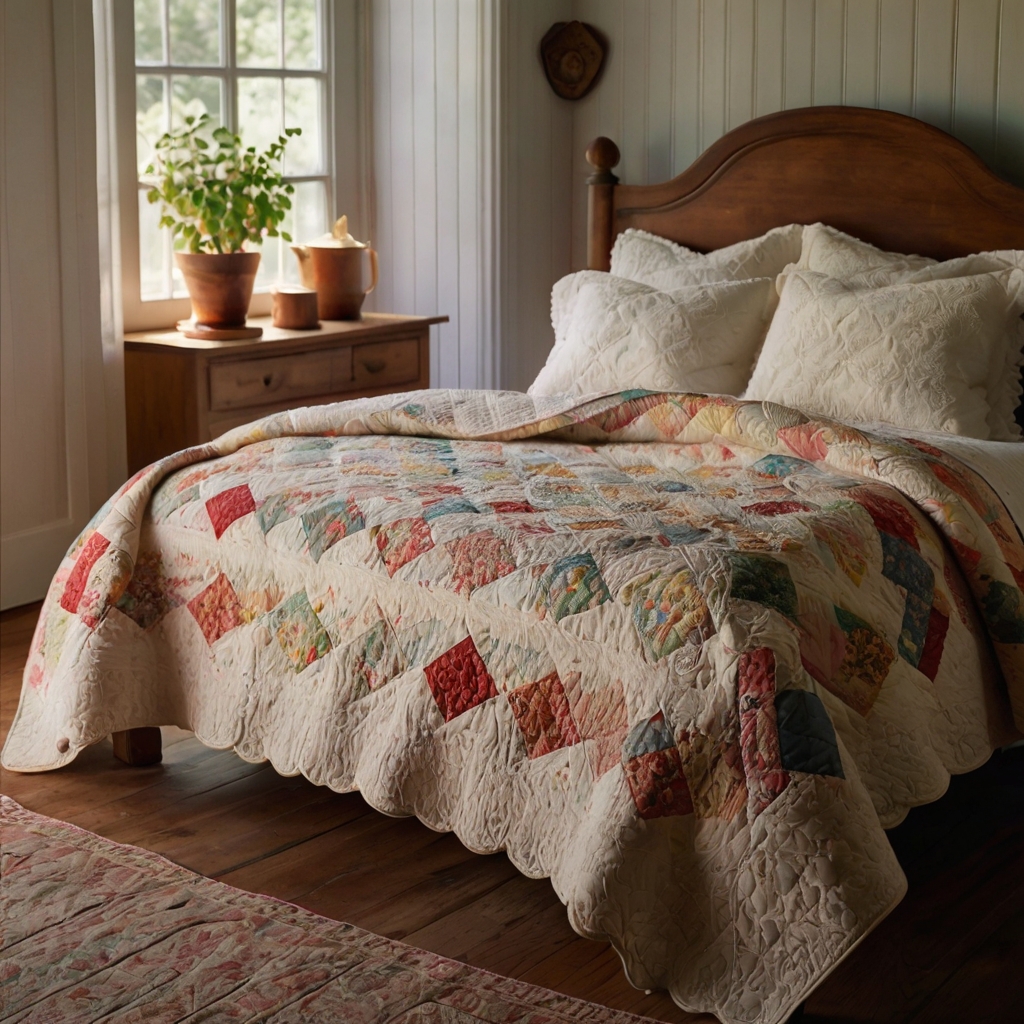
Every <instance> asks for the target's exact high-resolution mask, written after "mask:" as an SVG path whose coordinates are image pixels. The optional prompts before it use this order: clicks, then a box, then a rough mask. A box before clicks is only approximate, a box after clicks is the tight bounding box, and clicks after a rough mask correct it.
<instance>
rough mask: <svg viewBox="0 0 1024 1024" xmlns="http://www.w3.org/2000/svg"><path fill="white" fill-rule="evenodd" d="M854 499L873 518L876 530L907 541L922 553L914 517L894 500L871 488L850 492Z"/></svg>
mask: <svg viewBox="0 0 1024 1024" xmlns="http://www.w3.org/2000/svg"><path fill="white" fill-rule="evenodd" d="M850 497H851V498H853V500H854V501H856V502H857V503H858V504H859V505H861V506H862V507H863V509H864V510H865V511H866V512H867V513H868V515H869V516H871V520H872V522H874V524H875V529H876V530H882V531H884V532H885V533H891V534H892V535H893V536H894V537H899V539H900V540H903V541H906V542H907V543H908V544H909V545H910V546H911V547H912V548H913V549H914V550H915V551H920V550H921V548H920V545H919V544H918V542H917V530H916V529H915V525H914V517H913V516H912V515H911V514H910V513H909V512H908V511H907V510H906V509H905V508H904V507H903V506H902V505H901V504H900V503H899V502H898V501H895V500H893V499H892V498H889V497H886V496H885V495H883V494H879V493H878V492H877V491H873V490H871V489H870V488H869V487H858V488H856V489H854V490H853V491H851V492H850Z"/></svg>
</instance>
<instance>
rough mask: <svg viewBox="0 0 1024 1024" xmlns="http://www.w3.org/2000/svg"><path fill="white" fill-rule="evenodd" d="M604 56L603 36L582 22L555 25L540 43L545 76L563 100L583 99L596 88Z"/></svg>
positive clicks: (566, 22) (560, 22)
mask: <svg viewBox="0 0 1024 1024" xmlns="http://www.w3.org/2000/svg"><path fill="white" fill-rule="evenodd" d="M604 54H605V42H604V39H603V37H602V36H601V33H600V32H598V31H597V29H595V28H593V27H592V26H591V25H585V24H584V23H583V22H582V21H559V22H556V23H555V24H554V25H552V26H551V28H549V29H548V31H547V34H546V35H545V36H544V38H543V39H542V40H541V43H540V55H541V60H542V62H543V64H544V73H545V74H546V75H547V77H548V82H549V83H550V84H551V88H552V89H554V90H555V93H556V95H558V96H561V97H562V99H564V100H578V99H582V98H583V97H584V96H586V95H587V93H588V92H590V90H591V89H593V88H594V86H595V85H596V84H597V79H598V76H599V74H600V73H601V65H602V64H603V63H604Z"/></svg>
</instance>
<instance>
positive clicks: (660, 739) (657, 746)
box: [622, 711, 676, 762]
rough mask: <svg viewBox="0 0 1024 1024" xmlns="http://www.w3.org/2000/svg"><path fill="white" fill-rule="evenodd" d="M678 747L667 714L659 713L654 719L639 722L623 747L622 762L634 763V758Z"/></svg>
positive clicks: (630, 732)
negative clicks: (666, 717)
mask: <svg viewBox="0 0 1024 1024" xmlns="http://www.w3.org/2000/svg"><path fill="white" fill-rule="evenodd" d="M675 745H676V738H675V736H674V735H673V733H672V726H671V725H669V723H668V721H667V720H666V719H665V714H664V712H662V711H659V712H658V713H657V714H656V715H655V716H654V717H653V718H649V719H647V720H646V721H643V722H637V724H636V725H634V726H633V728H632V729H630V730H629V735H628V736H627V737H626V742H625V743H623V745H622V760H623V761H624V762H625V761H632V760H633V758H634V757H640V756H641V755H642V754H653V753H654V752H655V751H656V750H668V748H669V747H674V746H675Z"/></svg>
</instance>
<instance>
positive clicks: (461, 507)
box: [423, 498, 480, 523]
mask: <svg viewBox="0 0 1024 1024" xmlns="http://www.w3.org/2000/svg"><path fill="white" fill-rule="evenodd" d="M479 511H480V509H478V508H477V507H476V505H474V504H473V503H472V502H471V501H467V500H466V499H465V498H442V499H441V500H440V501H435V502H434V503H433V504H432V505H428V506H427V507H426V508H425V509H424V510H423V518H424V519H426V521H427V522H428V523H430V522H433V521H434V520H435V519H439V518H440V517H441V516H450V515H455V514H456V513H458V512H473V513H478V512H479Z"/></svg>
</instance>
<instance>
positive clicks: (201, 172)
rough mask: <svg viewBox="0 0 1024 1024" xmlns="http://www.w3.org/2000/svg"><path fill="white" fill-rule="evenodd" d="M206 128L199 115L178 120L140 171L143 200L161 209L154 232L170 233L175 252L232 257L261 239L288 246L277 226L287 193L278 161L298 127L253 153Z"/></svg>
mask: <svg viewBox="0 0 1024 1024" xmlns="http://www.w3.org/2000/svg"><path fill="white" fill-rule="evenodd" d="M209 128H210V118H209V117H208V116H207V115H206V114H203V115H202V116H201V117H199V118H195V117H186V118H185V128H184V129H182V130H181V131H178V132H169V133H167V134H165V135H162V136H161V137H160V139H159V140H158V141H157V143H156V147H155V153H154V159H153V162H152V163H151V164H150V165H149V166H148V167H147V168H146V176H147V179H148V181H149V183H150V184H151V185H152V187H151V188H150V190H149V191H148V192H147V193H146V198H147V199H148V200H149V202H150V203H157V202H161V203H163V207H162V216H161V218H160V226H161V227H166V228H170V229H171V234H172V236H173V238H174V247H175V249H179V250H181V249H187V250H188V251H189V252H213V253H232V252H241V251H242V250H243V249H244V247H245V244H246V243H247V242H252V243H255V244H257V245H259V244H261V243H262V242H263V239H264V238H266V237H269V238H277V237H281V238H283V239H284V240H285V241H287V242H290V241H291V236H290V235H288V234H287V233H286V232H284V231H280V230H279V227H278V225H280V223H281V222H282V221H283V220H284V218H285V215H286V213H287V211H288V210H289V209H291V205H292V204H291V200H290V199H289V196H291V195H292V193H294V191H295V188H294V186H293V185H291V184H290V183H288V182H286V181H285V180H284V178H283V176H282V175H281V171H280V161H281V156H282V154H283V153H284V148H285V145H286V144H287V142H288V139H289V138H290V137H291V136H293V135H299V134H301V129H299V128H285V130H284V134H283V135H279V136H278V138H277V141H276V142H272V143H271V144H270V146H269V147H268V148H267V150H266V151H265V152H263V153H257V152H256V148H255V147H254V146H249V147H248V148H244V147H243V146H242V140H241V138H240V137H239V136H237V135H235V134H233V133H232V132H230V131H228V129H227V128H214V129H213V130H212V132H210V131H209ZM207 136H209V137H208V138H207Z"/></svg>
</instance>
